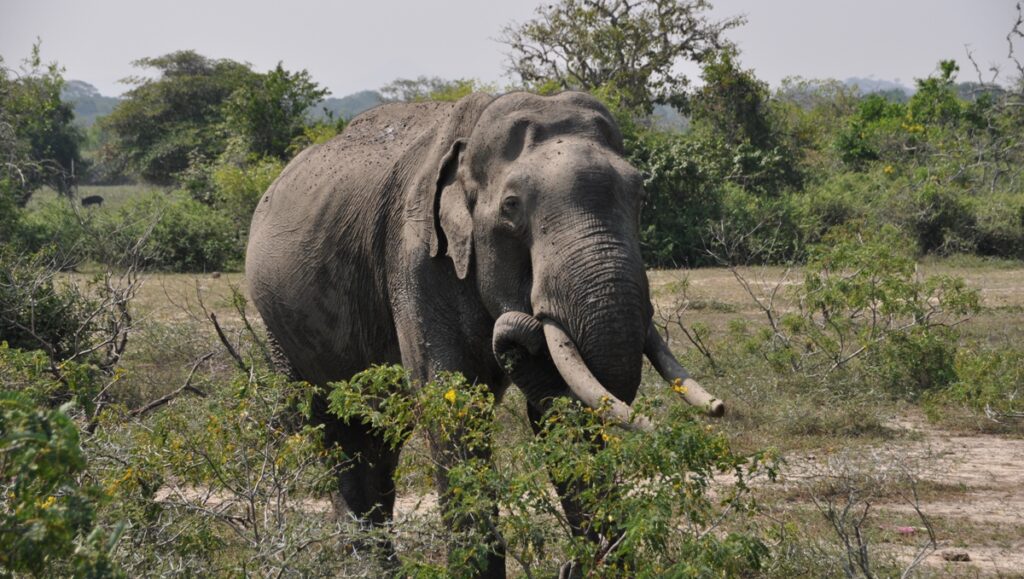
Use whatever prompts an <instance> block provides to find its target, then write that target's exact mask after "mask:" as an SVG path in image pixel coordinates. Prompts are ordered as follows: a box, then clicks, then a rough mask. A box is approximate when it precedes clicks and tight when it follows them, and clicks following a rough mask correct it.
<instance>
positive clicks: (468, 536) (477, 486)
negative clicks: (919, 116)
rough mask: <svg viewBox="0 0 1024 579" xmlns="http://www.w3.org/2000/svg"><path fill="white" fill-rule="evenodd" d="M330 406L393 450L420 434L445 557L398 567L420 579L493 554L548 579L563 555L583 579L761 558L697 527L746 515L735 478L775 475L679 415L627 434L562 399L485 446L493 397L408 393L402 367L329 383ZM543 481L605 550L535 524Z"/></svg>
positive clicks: (433, 389) (763, 553) (738, 564)
mask: <svg viewBox="0 0 1024 579" xmlns="http://www.w3.org/2000/svg"><path fill="white" fill-rule="evenodd" d="M330 398H331V406H330V407H331V411H332V412H334V413H336V414H337V415H338V416H340V417H342V418H343V419H345V420H357V419H358V420H362V421H363V422H364V423H366V424H370V425H371V426H373V427H374V428H375V429H377V430H379V431H380V432H382V433H383V434H384V435H385V436H386V437H387V439H388V440H389V441H391V443H392V444H397V443H399V442H400V441H403V440H405V439H406V438H407V437H408V436H409V435H410V433H411V431H412V430H413V428H415V427H423V428H426V429H427V430H428V432H430V433H431V434H430V436H431V438H432V440H433V441H434V443H435V444H436V445H437V446H438V447H439V448H440V449H441V454H440V455H435V456H440V457H441V460H440V462H441V464H442V465H443V466H444V476H445V479H446V487H447V491H446V495H445V496H444V497H443V499H442V501H443V504H444V505H445V506H446V509H447V513H446V517H448V521H449V524H450V525H451V526H452V530H451V532H450V538H449V542H450V555H449V560H448V566H447V569H446V570H442V569H439V568H436V567H432V566H431V565H430V563H429V562H428V561H423V560H415V559H414V560H411V561H409V562H407V568H408V569H409V570H410V571H412V572H415V573H416V574H418V575H420V576H423V574H426V575H431V574H442V573H447V574H450V575H452V576H467V575H472V574H473V573H474V572H476V570H478V569H479V566H480V565H481V564H482V562H483V561H484V559H485V558H486V556H487V555H488V554H489V553H490V552H491V550H492V549H494V548H495V546H496V545H499V544H500V545H503V546H504V548H505V549H506V551H507V553H508V556H509V557H510V558H511V559H513V560H514V561H516V563H517V564H518V565H520V566H521V568H522V569H523V570H524V572H527V573H530V574H537V573H540V574H551V573H556V572H557V570H558V565H559V564H560V562H561V558H562V557H569V558H572V559H573V560H575V561H576V564H577V565H578V566H579V569H580V570H581V571H582V573H583V574H584V575H586V574H587V573H596V574H600V575H601V576H626V577H636V576H641V577H642V576H666V575H668V576H704V575H708V574H715V573H725V574H726V575H734V574H743V573H749V572H751V571H756V570H758V569H760V568H761V566H762V565H763V564H764V563H765V561H766V558H767V554H768V553H767V548H766V546H765V545H764V544H763V543H762V542H760V541H759V540H758V539H757V538H756V537H753V536H750V535H745V534H741V533H728V534H724V535H721V536H720V535H717V534H715V533H706V532H704V530H706V529H707V528H708V527H709V526H714V525H716V524H717V518H718V517H720V516H721V515H722V514H723V511H722V509H729V510H732V511H734V512H738V513H745V512H748V509H749V508H751V507H752V506H753V505H752V503H751V502H750V498H749V496H748V488H747V486H746V481H747V480H748V478H749V477H750V476H753V475H755V474H760V473H762V471H765V469H767V471H766V472H768V473H769V475H773V473H774V469H773V467H770V466H766V465H765V463H764V462H763V461H764V458H765V457H764V455H761V454H755V455H752V456H741V455H737V454H735V453H733V452H732V451H731V450H730V449H729V446H728V443H727V442H726V439H725V438H724V437H723V436H722V435H721V434H716V433H714V432H712V431H711V429H710V427H705V426H704V425H703V424H702V423H701V422H700V421H697V420H695V419H694V416H693V413H692V411H690V410H689V409H686V408H682V407H678V406H673V407H670V408H668V409H663V410H665V411H666V412H665V414H666V415H665V416H664V420H663V423H662V424H661V426H660V427H659V429H658V430H657V432H655V433H651V434H628V433H624V432H621V431H618V430H615V428H614V427H613V426H611V425H610V424H609V423H608V422H606V421H605V420H604V410H603V409H600V410H597V411H591V410H588V409H584V408H583V407H581V406H580V405H579V404H578V403H575V402H572V401H570V400H568V399H560V400H556V401H554V402H553V405H552V408H551V409H550V410H549V412H548V413H547V414H546V415H545V417H544V419H543V424H544V428H543V431H542V433H541V434H540V435H539V436H537V437H536V438H534V439H532V440H530V441H528V442H525V443H522V444H517V445H515V446H514V447H513V448H503V447H500V446H496V445H494V444H493V440H494V438H495V436H496V433H497V431H498V429H499V428H500V423H499V422H498V421H497V420H496V408H495V399H494V396H493V395H492V394H491V393H490V392H489V391H488V390H487V388H486V387H485V386H483V385H479V384H471V383H469V382H467V381H466V380H465V379H464V378H463V377H462V376H459V375H455V374H443V375H440V376H438V378H437V379H436V380H435V381H433V382H431V383H429V384H426V385H423V386H415V385H411V384H409V382H408V380H407V378H406V376H405V374H404V371H402V370H401V368H398V367H394V366H391V367H376V368H372V369H370V370H367V371H366V372H363V373H360V374H357V375H356V376H355V377H353V379H352V380H350V381H348V382H342V383H338V384H334V385H332V391H331V394H330ZM430 466H431V467H432V466H433V464H431V465H430ZM545 471H547V472H548V473H549V474H550V477H551V478H552V479H553V480H554V481H556V482H557V483H559V484H564V485H570V486H574V487H577V488H579V489H580V494H579V498H580V501H581V504H582V506H583V509H584V511H585V512H587V513H589V515H588V517H587V521H586V523H585V524H586V529H585V530H586V531H587V532H588V533H592V534H594V535H596V536H601V537H605V539H606V541H605V542H594V541H591V540H589V539H587V538H585V537H581V536H576V535H574V534H573V533H571V532H570V530H569V528H568V526H542V525H540V524H539V522H540V521H543V520H544V519H545V518H548V517H554V518H555V519H556V520H557V519H559V518H560V517H561V515H560V506H559V505H558V502H557V499H555V497H553V496H552V493H551V491H550V487H549V484H550V483H549V482H548V480H547V477H545V476H543V473H544V472H545ZM715 473H726V474H728V475H729V476H730V478H732V479H734V480H735V485H734V486H731V487H730V488H729V490H728V491H726V492H725V494H724V496H719V497H718V498H717V499H716V500H712V499H711V498H710V496H709V495H708V491H709V488H710V482H711V478H712V476H713V475H715ZM495 509H499V510H500V511H501V513H502V516H501V517H500V518H499V519H498V520H495V519H494V516H493V513H495V512H496V511H495ZM610 545H613V546H611V547H609V546H610Z"/></svg>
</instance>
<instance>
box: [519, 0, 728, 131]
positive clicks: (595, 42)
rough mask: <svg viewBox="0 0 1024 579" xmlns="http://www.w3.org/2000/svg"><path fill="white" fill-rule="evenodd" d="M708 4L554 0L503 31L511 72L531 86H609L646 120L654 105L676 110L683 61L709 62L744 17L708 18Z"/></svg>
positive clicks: (697, 0) (695, 0) (684, 81)
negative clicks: (681, 61)
mask: <svg viewBox="0 0 1024 579" xmlns="http://www.w3.org/2000/svg"><path fill="white" fill-rule="evenodd" d="M710 8H711V3H710V2H708V1H707V0H559V2H558V3H556V4H550V5H546V6H542V7H540V8H538V9H537V18H536V19H534V20H531V21H529V22H526V23H525V24H521V25H510V26H507V27H505V29H504V31H503V35H502V37H501V39H500V40H501V42H503V43H504V44H507V45H508V46H509V48H510V49H511V53H510V54H509V59H510V65H509V70H510V72H512V73H514V74H516V75H518V76H519V78H520V79H522V82H523V83H524V84H526V85H529V86H542V85H544V84H548V83H552V82H553V83H555V84H557V85H558V86H559V87H561V88H563V89H570V88H574V89H582V90H594V89H597V88H599V87H604V86H609V85H611V86H614V87H615V88H616V90H618V91H619V92H621V93H622V95H623V99H624V104H625V105H626V106H628V107H630V108H631V109H633V110H635V111H638V112H641V113H643V114H650V113H651V111H652V108H653V105H654V104H656V103H659V104H663V103H669V104H672V105H674V106H677V107H679V106H681V105H682V103H683V95H684V92H685V90H686V88H687V86H688V85H689V79H688V78H687V77H686V76H685V75H683V74H681V73H679V72H678V71H677V70H675V68H676V65H677V64H678V63H679V61H680V60H694V61H696V62H699V63H703V62H706V61H707V60H708V59H709V58H710V57H711V56H712V55H714V54H715V53H717V52H718V51H719V50H721V49H722V48H724V47H727V46H729V45H730V43H729V42H728V41H727V40H725V39H724V38H723V33H724V32H726V31H727V30H730V29H732V28H735V27H737V26H739V25H740V24H742V23H743V22H744V21H743V19H742V18H738V17H734V18H727V19H725V20H720V21H712V20H710V19H709V18H708V17H707V15H706V12H707V11H708V10H710Z"/></svg>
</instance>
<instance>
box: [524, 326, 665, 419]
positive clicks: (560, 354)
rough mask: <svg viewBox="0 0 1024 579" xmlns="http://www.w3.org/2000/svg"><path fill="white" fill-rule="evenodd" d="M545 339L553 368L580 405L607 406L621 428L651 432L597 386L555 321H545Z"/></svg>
mask: <svg viewBox="0 0 1024 579" xmlns="http://www.w3.org/2000/svg"><path fill="white" fill-rule="evenodd" d="M542 323H543V325H544V337H545V338H546V339H547V343H548V351H549V353H550V354H551V359H552V361H554V363H555V368H557V369H558V373H559V374H561V375H562V378H563V379H564V380H565V383H566V384H568V385H569V389H570V390H571V391H572V393H573V394H575V395H576V397H577V398H579V399H580V401H581V402H583V403H584V404H586V405H587V406H589V407H590V408H593V409H595V410H596V409H598V408H601V407H603V406H605V405H608V415H609V416H610V417H611V418H612V419H613V420H614V421H615V422H617V423H619V424H620V425H621V426H622V427H623V428H626V429H628V430H634V431H641V432H651V431H652V430H654V425H653V424H651V421H650V420H648V419H647V417H645V416H642V415H640V414H637V413H636V412H634V411H633V409H632V408H630V407H629V405H628V404H626V403H625V402H623V401H622V400H619V399H618V398H616V397H615V396H614V395H613V394H612V393H611V392H609V391H608V389H606V388H605V387H604V386H602V385H601V383H600V382H598V380H597V378H595V377H594V375H593V374H592V373H591V372H590V369H589V368H587V364H586V363H585V362H584V361H583V358H582V357H581V356H580V353H579V350H577V349H576V344H574V343H573V341H572V338H570V337H569V336H568V335H567V334H566V333H565V330H563V329H562V327H561V326H559V325H558V323H556V322H555V321H554V320H551V319H547V318H546V319H544V320H543V322H542Z"/></svg>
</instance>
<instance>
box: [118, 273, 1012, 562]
mask: <svg viewBox="0 0 1024 579" xmlns="http://www.w3.org/2000/svg"><path fill="white" fill-rule="evenodd" d="M738 273H739V274H740V276H742V277H743V278H744V279H745V280H747V282H748V285H749V287H750V288H751V291H753V292H754V293H755V295H758V296H759V297H760V296H762V295H764V294H762V293H761V292H766V293H770V292H771V291H772V290H773V289H774V288H776V287H777V286H778V287H780V288H781V289H779V291H778V292H777V293H776V296H777V298H776V299H777V300H778V302H779V303H780V304H782V305H781V309H782V310H785V308H786V307H788V306H787V301H786V300H787V299H788V293H787V289H786V288H791V287H794V286H795V285H796V284H800V283H801V282H802V274H801V272H799V271H787V270H785V269H782V268H773V267H770V268H756V269H743V270H738ZM919 274H920V275H933V274H942V275H955V276H959V277H962V278H963V279H964V280H965V281H966V282H967V284H968V285H969V286H970V287H974V288H977V289H979V290H980V294H981V298H982V302H983V310H982V311H981V312H980V313H979V314H977V315H975V316H974V317H973V318H971V319H970V320H968V321H967V322H965V323H964V324H963V340H965V341H971V342H974V343H987V344H989V345H992V346H996V347H1018V345H1019V344H1020V343H1021V340H1022V339H1024V267H1021V266H1020V264H1013V263H1009V262H986V261H981V260H970V261H967V262H960V263H958V262H953V261H936V262H931V263H926V264H922V265H920V266H919ZM649 278H650V282H651V287H652V295H653V296H654V300H655V302H656V305H657V306H659V309H660V311H662V312H663V313H664V312H665V311H669V310H672V309H673V308H675V309H678V310H680V311H682V312H683V318H684V323H685V324H688V325H692V324H694V323H703V324H707V326H708V327H709V328H710V330H709V332H710V338H711V339H712V340H727V337H726V334H727V332H728V326H729V324H730V322H732V321H733V320H736V319H738V318H744V319H747V320H749V321H750V322H751V323H754V324H756V323H760V322H761V318H762V317H763V315H764V314H763V312H762V311H761V310H760V309H759V308H758V307H757V305H756V303H755V302H754V301H753V300H752V299H751V297H750V295H748V293H747V290H745V289H744V287H743V285H742V284H740V283H739V282H738V281H737V278H736V277H735V275H734V274H733V273H732V272H730V271H729V270H727V269H698V270H691V271H683V270H658V271H651V272H650V274H649ZM233 288H237V289H238V290H239V291H241V292H242V293H243V294H244V292H245V281H244V275H243V274H240V273H233V274H223V275H219V276H216V277H214V276H210V275H200V276H189V275H177V274H175V275H153V276H150V277H149V278H148V280H147V281H146V283H145V285H144V286H143V289H142V291H141V293H140V295H139V296H138V298H137V300H136V302H135V303H136V307H137V310H138V312H139V318H140V330H139V333H138V337H137V339H138V340H139V341H140V342H142V344H141V346H142V347H141V351H140V354H139V355H138V356H137V357H136V358H135V359H134V360H128V362H127V366H128V367H129V368H132V369H133V371H134V375H135V376H145V379H140V380H137V381H135V382H131V381H129V385H130V389H131V390H132V393H131V395H132V396H134V397H136V398H137V399H139V400H142V399H147V398H150V397H152V396H154V395H155V394H156V393H158V392H165V391H167V390H170V389H172V388H174V387H176V385H177V384H179V383H180V381H181V379H182V375H183V373H184V372H185V371H186V370H187V368H188V366H189V361H190V360H191V359H194V358H195V357H197V356H199V355H201V354H202V353H203V352H205V351H207V350H208V349H210V348H211V344H212V343H214V340H215V338H214V337H213V333H212V330H211V326H210V324H209V323H208V322H207V321H206V319H205V316H204V314H203V313H202V307H205V308H206V309H207V310H208V311H211V312H216V313H217V315H218V317H219V318H220V320H221V321H222V323H223V324H224V325H225V327H226V328H228V330H229V333H231V332H232V331H234V329H237V328H238V327H239V326H240V322H241V319H240V317H239V316H238V314H237V312H236V311H235V308H234V306H233V302H232V297H231V296H232V289H233ZM200 304H202V307H201V306H200ZM790 305H791V304H790ZM254 317H255V316H254ZM670 336H671V341H672V344H673V348H674V349H675V350H676V351H677V353H679V354H680V355H682V356H683V357H684V359H685V363H687V364H689V365H690V366H691V368H692V369H694V370H695V373H696V374H697V376H698V378H701V379H702V382H703V383H704V384H705V386H707V387H708V388H709V390H711V391H713V392H715V393H716V394H718V395H719V396H721V397H722V398H723V399H725V400H726V401H727V403H728V405H729V409H730V411H729V414H728V415H727V416H726V417H725V418H724V419H722V420H721V421H718V422H715V425H716V426H715V427H716V428H718V429H721V430H723V431H724V432H726V433H728V434H729V437H730V439H731V440H732V441H733V444H734V445H735V446H736V447H738V448H739V449H740V450H743V451H753V450H756V449H763V448H766V447H772V448H774V449H776V451H777V453H778V456H780V457H781V458H782V459H783V461H784V462H783V466H782V468H781V476H780V478H779V480H778V481H777V482H775V483H768V482H760V483H758V484H757V487H756V490H755V492H756V493H757V495H758V497H759V501H760V504H761V512H760V514H759V515H757V517H756V519H755V520H756V522H757V524H760V525H762V526H763V527H766V528H776V529H777V531H776V532H778V533H782V535H779V542H780V544H782V543H784V542H785V541H788V543H786V544H787V545H789V546H788V547H787V549H789V553H788V555H787V559H786V562H785V564H783V565H782V566H781V567H777V568H775V569H773V570H772V571H771V572H770V573H769V575H772V576H788V575H789V574H791V573H794V572H797V571H799V570H800V568H801V567H802V565H804V564H806V565H812V562H813V561H814V560H816V559H815V558H819V559H820V558H822V557H825V555H826V554H829V556H832V557H834V558H837V559H841V558H842V549H841V547H839V546H838V545H839V544H840V540H839V538H838V537H836V536H835V533H834V530H833V527H832V526H831V524H830V523H829V521H828V520H827V519H826V517H825V516H824V515H823V512H825V510H827V508H828V505H832V506H834V507H835V508H836V509H838V510H841V508H842V507H843V506H845V505H847V504H849V506H850V507H851V510H852V511H853V512H857V509H865V508H866V509H868V512H869V513H870V515H871V516H870V518H869V519H866V522H865V524H864V528H863V529H862V531H863V534H864V537H865V538H866V540H867V541H868V543H869V544H870V553H871V554H872V558H873V560H874V561H875V562H876V564H877V565H880V568H881V569H882V571H880V573H882V574H886V573H888V572H890V571H892V570H894V569H895V570H898V569H900V568H902V567H904V566H906V565H908V564H909V562H910V561H911V560H912V559H913V558H914V556H915V555H916V554H917V553H918V552H919V547H920V546H921V545H922V544H925V543H927V538H928V528H929V527H931V529H932V531H933V532H934V534H935V539H936V543H937V549H935V550H934V552H931V554H930V555H928V556H927V558H926V559H924V561H923V563H922V566H921V567H919V568H918V570H917V573H918V574H919V575H924V576H951V577H963V576H1000V577H1019V576H1024V555H1022V553H1024V437H1022V434H1024V425H1022V424H1020V423H1019V422H1018V423H1002V424H997V423H995V422H993V421H992V420H990V419H988V418H986V417H985V416H984V415H982V414H979V413H977V412H973V411H970V410H968V409H966V408H959V407H956V406H951V405H937V406H936V405H932V406H929V405H926V404H923V403H922V402H921V401H918V400H900V399H892V398H888V397H886V396H884V395H881V394H878V393H868V394H865V395H864V396H865V397H863V398H856V399H852V400H848V401H844V400H842V399H831V401H830V402H828V403H826V404H823V403H822V399H821V398H816V397H815V395H812V394H810V393H808V394H806V395H805V394H804V393H802V392H800V391H799V390H794V389H792V388H791V387H789V389H786V388H783V387H782V386H780V385H779V384H777V383H776V382H775V381H773V379H772V378H771V377H770V376H764V377H763V380H759V379H757V378H750V377H749V376H747V378H746V379H745V380H744V381H737V380H736V376H737V375H738V374H735V373H726V374H725V375H723V376H714V375H703V374H702V373H701V371H700V368H701V367H702V366H701V364H700V356H699V355H698V354H696V353H695V352H694V348H692V347H690V344H689V342H688V341H686V340H685V338H683V337H682V336H681V335H679V332H672V331H671V328H670ZM863 389H864V390H866V391H870V390H871V385H864V386H863ZM662 391H663V386H661V385H660V383H659V381H657V380H655V379H654V378H653V377H652V376H650V372H648V374H647V378H646V379H645V383H644V386H643V391H642V393H641V396H644V393H646V395H648V396H652V395H653V396H657V395H659V394H660V393H661V392H662ZM521 401H522V399H521V396H519V395H518V393H513V394H512V395H510V396H509V397H508V398H507V399H506V402H505V403H504V404H503V407H504V410H503V411H502V412H501V414H500V415H501V416H502V417H503V419H504V420H506V421H508V422H510V425H509V427H506V428H505V429H504V431H503V432H504V434H503V436H512V437H517V436H524V433H525V432H526V431H527V430H528V429H527V427H526V423H525V419H524V417H523V412H522V409H521V408H520V403H521ZM865 405H868V406H869V407H865ZM423 453H425V445H424V444H423V441H422V440H418V439H416V438H414V439H413V440H412V441H410V444H409V445H408V447H407V453H406V454H407V456H406V462H408V461H409V460H411V459H410V457H412V456H413V455H417V454H420V455H422V454H423ZM420 458H422V456H420ZM915 494H916V497H917V498H916V499H915V498H914V496H915ZM399 495H400V496H399V503H398V507H399V509H398V510H399V512H400V513H405V515H401V514H400V517H399V518H400V519H401V517H402V516H411V513H418V514H417V516H422V513H423V512H430V511H432V510H435V509H436V498H435V495H434V494H433V493H432V490H431V486H430V482H429V480H427V479H426V478H424V477H422V476H410V477H406V478H404V479H403V480H402V481H401V487H400V491H399ZM311 504H312V505H313V507H314V508H325V505H326V503H323V502H322V501H321V502H314V503H311ZM915 505H916V507H915ZM915 508H916V509H919V510H920V513H921V515H919V514H918V513H917V511H916V510H915ZM400 525H401V522H400ZM787 534H788V535H787ZM793 545H796V546H797V547H793ZM837 553H838V554H837ZM964 553H966V555H967V557H968V558H969V560H968V561H956V560H953V559H957V558H963V554H964ZM787 565H788V566H787ZM812 568H815V569H818V571H819V572H821V568H820V567H812ZM510 569H511V567H510ZM832 570H833V571H836V572H840V570H839V569H835V568H834V569H832Z"/></svg>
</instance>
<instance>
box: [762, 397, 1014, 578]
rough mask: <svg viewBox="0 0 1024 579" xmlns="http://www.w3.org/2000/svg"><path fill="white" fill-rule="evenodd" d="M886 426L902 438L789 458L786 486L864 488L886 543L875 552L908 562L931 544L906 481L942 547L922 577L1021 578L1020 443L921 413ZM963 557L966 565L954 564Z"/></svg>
mask: <svg viewBox="0 0 1024 579" xmlns="http://www.w3.org/2000/svg"><path fill="white" fill-rule="evenodd" d="M892 426H893V427H894V428H897V429H899V430H902V431H903V432H904V433H905V435H906V436H903V437H900V438H897V439H895V440H893V441H891V442H889V443H886V444H884V445H881V446H876V447H872V448H866V449H856V450H852V451H850V452H843V453H836V454H831V453H827V452H810V453H803V454H798V455H792V456H789V457H788V458H787V461H788V465H787V467H786V468H785V469H784V476H783V479H782V482H783V484H784V485H787V486H789V487H790V488H794V489H800V488H802V489H814V491H813V492H815V493H816V494H817V495H819V496H820V495H824V494H826V491H825V490H824V486H825V485H837V486H842V485H843V484H849V485H851V486H855V487H857V488H859V489H862V491H863V492H865V493H866V494H867V495H869V497H868V498H866V499H865V500H867V501H869V502H870V503H871V508H872V511H873V512H874V513H875V515H874V519H873V520H875V521H880V522H881V523H879V524H880V527H879V528H880V530H881V531H882V536H883V537H886V539H883V542H881V543H880V544H878V545H876V547H877V548H879V549H880V550H882V551H885V550H889V552H894V553H895V554H896V555H897V557H898V558H899V559H901V560H903V561H904V562H909V561H910V560H912V559H913V557H914V555H915V554H916V552H917V545H921V544H924V543H925V542H926V539H927V532H926V529H925V527H924V526H923V522H922V521H921V519H920V517H919V516H918V515H917V513H916V512H915V510H914V506H913V500H912V493H911V492H910V490H909V488H910V485H909V484H908V483H907V482H906V481H907V478H906V477H907V476H908V475H910V476H912V477H913V478H915V479H916V480H917V481H918V482H917V487H918V490H919V493H920V494H919V501H918V506H919V508H920V511H921V512H922V513H923V514H924V515H925V516H926V517H927V518H928V519H929V520H930V521H931V523H932V525H933V528H934V529H935V532H936V539H937V542H938V549H937V550H935V551H934V552H933V553H932V554H931V555H929V556H928V557H927V559H925V560H924V561H923V567H921V568H920V569H921V570H922V572H923V573H924V575H925V576H946V577H977V576H998V577H1024V439H1022V438H1012V437H1004V436H998V435H989V434H961V433H954V432H948V431H945V430H940V429H937V428H934V427H932V426H931V425H929V424H928V423H927V422H926V421H925V420H924V418H923V417H922V416H901V417H897V418H895V419H894V420H893V421H892ZM846 481H849V482H846ZM872 494H873V495H875V496H873V497H870V495H872ZM805 501H806V502H810V499H808V498H802V499H801V500H800V502H801V503H804V504H806V503H805ZM840 503H842V501H841V500H840ZM964 554H966V556H967V557H968V558H969V560H968V561H957V560H950V559H955V558H962V557H963V555H964Z"/></svg>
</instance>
